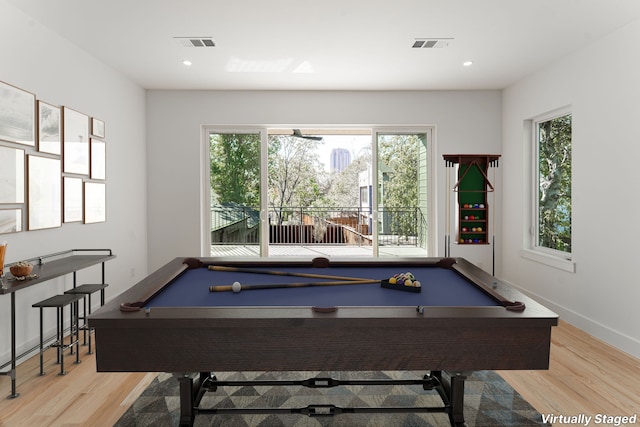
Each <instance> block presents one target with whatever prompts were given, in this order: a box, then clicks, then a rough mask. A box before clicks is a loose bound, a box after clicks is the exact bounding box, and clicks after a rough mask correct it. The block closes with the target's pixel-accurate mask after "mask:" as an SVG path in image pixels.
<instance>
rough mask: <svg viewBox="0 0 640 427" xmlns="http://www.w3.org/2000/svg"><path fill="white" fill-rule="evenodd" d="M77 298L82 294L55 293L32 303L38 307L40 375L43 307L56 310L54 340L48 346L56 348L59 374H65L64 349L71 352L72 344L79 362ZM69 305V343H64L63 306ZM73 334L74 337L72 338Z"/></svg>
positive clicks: (42, 372) (42, 370)
mask: <svg viewBox="0 0 640 427" xmlns="http://www.w3.org/2000/svg"><path fill="white" fill-rule="evenodd" d="M79 299H82V295H73V294H71V295H55V296H52V297H51V298H47V299H45V300H43V301H40V302H37V303H35V304H33V306H32V307H38V308H39V309H40V375H44V374H45V372H44V358H43V354H44V351H45V348H44V325H43V324H44V320H43V314H44V308H45V307H53V308H55V309H56V311H57V329H56V330H57V332H56V341H55V342H54V343H53V344H51V345H50V346H49V347H56V348H57V362H58V363H60V373H59V375H65V374H66V372H65V370H64V351H65V350H66V349H71V353H72V354H73V346H75V347H76V363H80V349H79V347H78V345H79V343H80V342H79V341H80V331H79V330H78V321H79V319H78V310H77V305H76V304H74V303H76V302H77V301H78V300H79ZM66 306H70V312H71V327H70V331H69V344H66V345H65V343H64V308H65V307H66ZM74 335H75V339H74Z"/></svg>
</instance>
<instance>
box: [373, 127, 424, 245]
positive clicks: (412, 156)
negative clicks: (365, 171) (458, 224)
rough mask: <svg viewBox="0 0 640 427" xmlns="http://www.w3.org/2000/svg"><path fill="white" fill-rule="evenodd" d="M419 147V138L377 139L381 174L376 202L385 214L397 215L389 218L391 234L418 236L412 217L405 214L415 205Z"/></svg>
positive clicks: (416, 200)
mask: <svg viewBox="0 0 640 427" xmlns="http://www.w3.org/2000/svg"><path fill="white" fill-rule="evenodd" d="M421 144H423V141H422V140H421V139H420V137H419V136H418V135H383V136H380V137H379V139H378V159H379V164H380V166H379V170H380V171H381V172H382V173H383V174H384V178H383V179H382V180H381V183H382V182H384V185H383V186H382V190H383V192H382V194H381V197H380V198H379V202H381V204H382V206H384V210H385V211H391V212H393V211H395V212H398V214H396V215H393V216H392V217H391V218H389V219H390V221H391V222H392V227H393V232H394V233H395V234H399V235H403V236H415V235H416V233H417V224H416V223H415V216H414V215H407V214H406V213H407V211H408V210H411V209H413V210H415V209H416V207H417V206H418V149H419V146H420V145H421ZM402 211H404V213H403V212H402Z"/></svg>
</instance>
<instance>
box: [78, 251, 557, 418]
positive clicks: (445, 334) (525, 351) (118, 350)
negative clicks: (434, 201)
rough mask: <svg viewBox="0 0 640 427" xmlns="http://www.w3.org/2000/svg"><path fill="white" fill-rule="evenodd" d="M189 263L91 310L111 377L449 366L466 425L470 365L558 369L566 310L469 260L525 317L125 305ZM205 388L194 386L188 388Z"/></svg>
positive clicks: (402, 265)
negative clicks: (553, 346)
mask: <svg viewBox="0 0 640 427" xmlns="http://www.w3.org/2000/svg"><path fill="white" fill-rule="evenodd" d="M185 260H187V258H176V259H174V260H172V261H170V262H169V263H167V264H166V265H164V266H163V267H161V268H160V269H158V270H157V271H155V272H154V273H152V274H150V275H149V276H148V277H146V278H144V279H143V280H142V281H140V282H139V283H137V284H135V285H134V286H132V287H131V288H130V289H129V290H127V291H126V292H124V293H123V294H121V295H120V296H118V297H116V298H114V299H113V300H112V301H110V302H108V303H107V304H105V305H104V306H103V307H101V308H100V309H99V310H98V311H96V312H95V313H94V314H93V315H91V316H90V318H89V325H90V327H92V328H95V333H96V363H97V370H98V371H99V372H173V373H177V374H178V375H179V376H182V377H184V378H187V376H188V375H187V374H188V373H205V372H212V371H218V372H223V371H323V370H325V371H326V370H331V371H375V370H400V371H409V370H425V371H432V372H435V373H436V375H438V376H440V374H441V372H442V371H446V372H447V373H448V375H447V376H449V375H450V377H451V379H452V380H451V381H447V384H445V389H446V391H447V393H448V397H449V399H450V401H451V405H452V408H451V410H450V411H449V416H450V420H451V423H452V424H462V423H463V422H464V416H463V413H462V401H463V398H464V396H463V393H464V379H465V377H466V375H467V374H468V373H469V372H470V371H477V370H530V369H548V367H549V351H550V341H551V328H552V327H553V326H556V325H557V323H558V316H557V315H556V314H555V313H553V312H552V311H550V310H548V309H547V308H545V307H544V306H542V305H540V304H539V303H537V302H536V301H534V300H532V299H531V298H529V297H527V296H526V295H524V294H523V293H521V292H519V291H518V290H516V289H514V288H513V287H511V286H509V285H507V284H506V283H504V282H502V281H500V280H497V279H495V278H494V277H493V276H491V275H489V274H488V273H486V272H484V271H483V270H481V269H479V268H478V267H476V266H474V265H473V264H471V263H470V262H468V261H466V260H464V259H462V258H455V264H453V265H452V267H451V268H453V269H455V270H456V271H457V272H458V273H460V274H462V275H463V276H464V277H466V278H467V279H469V280H470V281H471V282H473V283H474V284H477V286H481V287H483V288H485V289H492V291H493V292H495V293H497V294H499V295H501V296H503V297H504V298H505V299H508V300H512V301H519V302H523V303H524V304H525V306H526V308H525V309H524V310H523V311H519V312H518V311H511V310H507V309H506V308H505V307H502V306H496V307H425V310H424V313H419V312H417V311H416V307H413V306H412V307H340V308H339V309H338V310H336V311H335V312H331V313H317V312H314V311H312V310H311V309H310V308H309V307H196V308H194V307H185V308H182V307H174V308H160V307H154V308H153V309H152V310H151V312H146V311H145V310H144V309H141V310H139V311H131V312H129V311H122V310H121V304H123V303H131V302H138V301H140V302H142V303H140V304H139V305H140V306H144V304H143V302H144V301H147V300H149V299H150V298H151V297H152V296H153V295H155V294H157V293H159V292H160V291H161V290H162V289H163V288H164V287H165V286H167V285H168V284H169V283H170V282H171V281H172V280H174V279H175V278H176V277H178V276H179V275H180V274H181V273H182V272H183V271H185V270H186V269H187V268H188V266H187V264H185ZM190 260H191V262H193V259H190ZM197 260H198V261H199V262H202V263H203V265H205V267H206V265H208V264H219V265H230V266H239V267H256V266H260V267H266V268H274V267H284V266H293V265H296V266H300V265H309V266H310V265H311V262H310V260H297V259H293V260H292V259H290V258H280V259H278V258H246V259H239V258H198V259H197ZM441 261H442V258H390V259H384V258H383V259H351V260H337V261H331V265H332V266H334V265H351V266H353V265H357V266H359V267H362V268H366V267H367V265H380V264H388V265H393V266H397V267H398V271H408V270H410V269H411V266H425V265H428V266H433V265H435V264H437V263H438V262H441ZM310 268H311V267H310ZM434 268H437V267H434ZM292 292H295V289H292ZM381 343H384V345H381ZM201 377H202V374H201ZM201 379H202V378H201ZM190 381H191V380H190ZM193 386H194V385H193V384H192V383H191V382H190V383H189V384H188V385H185V386H184V389H185V390H186V389H187V388H188V387H193ZM182 388H183V386H181V389H182ZM185 390H182V391H183V392H184V393H183V394H185V393H187V392H186V391H185ZM189 393H190V395H189V396H182V400H183V402H182V405H181V406H183V407H182V408H181V411H182V423H184V424H189V423H190V422H193V417H194V416H195V413H196V412H197V408H194V407H193V399H194V392H189ZM189 393H187V394H189ZM185 400H191V403H190V404H188V402H185ZM186 406H188V407H186ZM189 419H190V420H189Z"/></svg>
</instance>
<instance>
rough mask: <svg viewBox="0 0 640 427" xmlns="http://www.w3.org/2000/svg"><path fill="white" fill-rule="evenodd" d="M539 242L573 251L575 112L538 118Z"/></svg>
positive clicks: (537, 211) (536, 129)
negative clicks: (572, 165) (572, 175)
mask: <svg viewBox="0 0 640 427" xmlns="http://www.w3.org/2000/svg"><path fill="white" fill-rule="evenodd" d="M535 131H536V145H537V159H538V161H537V173H538V174H537V175H538V177H537V188H538V190H537V203H536V205H537V209H536V216H537V227H536V228H537V246H538V247H541V248H548V249H552V250H556V251H561V252H563V253H571V114H565V115H562V116H558V117H554V118H551V119H548V120H544V121H537V122H536V126H535Z"/></svg>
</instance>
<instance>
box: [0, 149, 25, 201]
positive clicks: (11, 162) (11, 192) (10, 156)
mask: <svg viewBox="0 0 640 427" xmlns="http://www.w3.org/2000/svg"><path fill="white" fill-rule="evenodd" d="M0 203H24V150H21V149H18V148H12V147H3V146H0Z"/></svg>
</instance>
